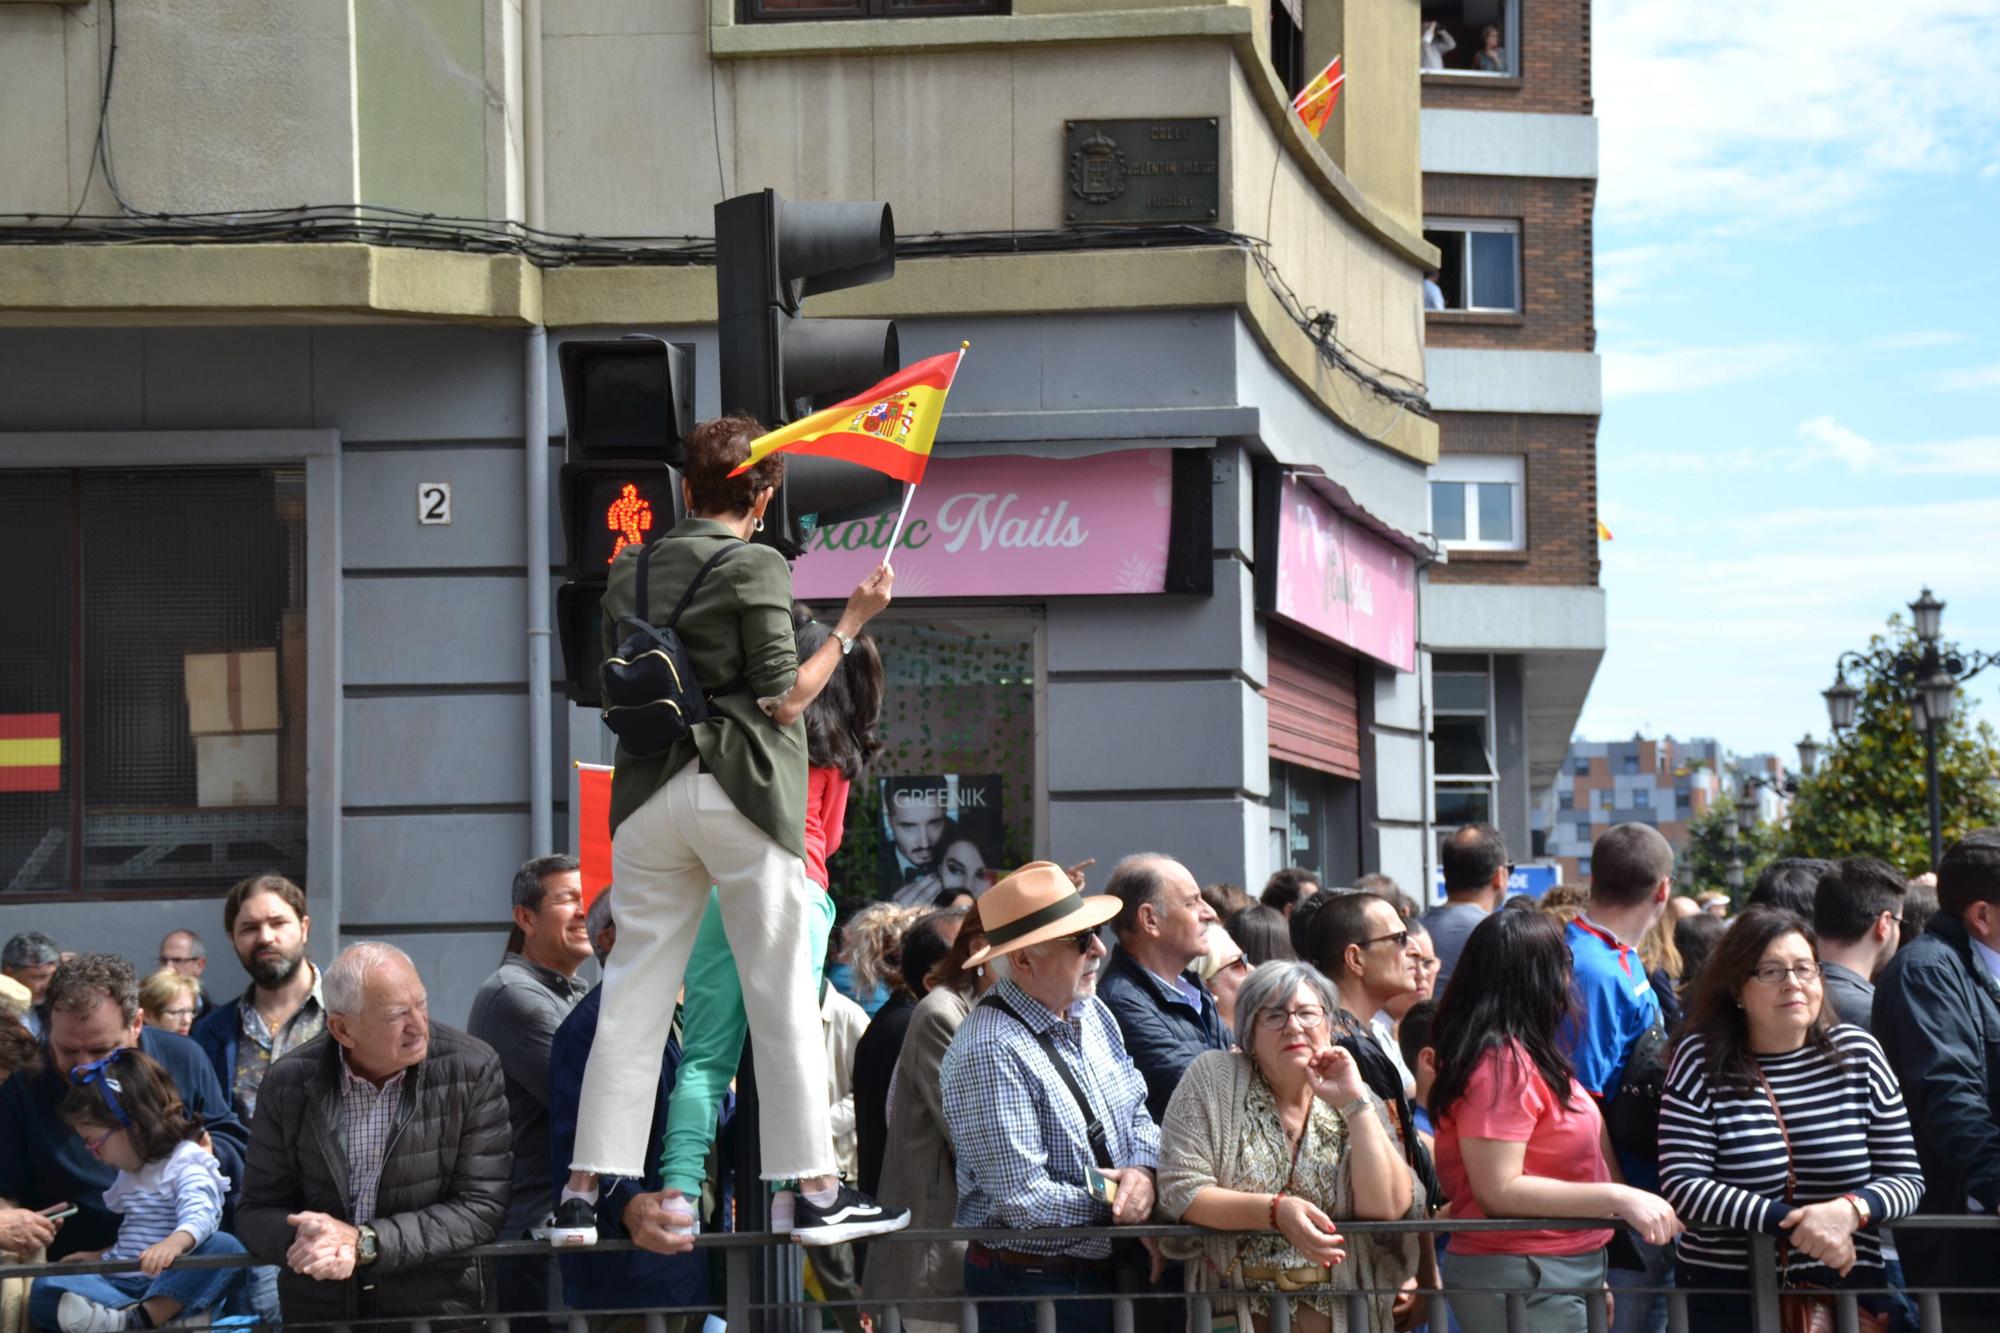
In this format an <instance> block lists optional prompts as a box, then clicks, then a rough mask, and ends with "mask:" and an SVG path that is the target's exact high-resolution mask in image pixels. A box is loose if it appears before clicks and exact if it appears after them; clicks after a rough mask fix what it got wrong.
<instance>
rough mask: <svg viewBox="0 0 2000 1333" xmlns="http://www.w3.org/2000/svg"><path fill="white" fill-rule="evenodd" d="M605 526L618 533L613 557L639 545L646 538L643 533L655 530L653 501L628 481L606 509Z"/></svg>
mask: <svg viewBox="0 0 2000 1333" xmlns="http://www.w3.org/2000/svg"><path fill="white" fill-rule="evenodd" d="M604 526H605V527H607V528H609V529H611V530H612V531H613V532H615V533H617V534H618V542H617V544H616V545H614V546H613V547H612V548H611V559H610V560H606V561H605V562H604V563H605V564H607V565H608V564H610V563H611V561H612V560H616V559H617V558H618V553H619V552H620V551H622V550H624V549H625V548H626V547H628V546H637V545H639V544H640V542H641V541H642V540H644V538H643V536H642V534H644V533H648V532H651V531H652V530H653V502H652V501H651V500H648V499H646V498H644V497H643V496H641V495H640V494H639V488H638V486H636V485H634V484H633V483H632V482H629V481H628V482H626V483H625V486H624V488H623V489H622V490H620V491H619V492H618V498H617V499H616V500H613V501H612V502H611V507H610V508H609V509H607V510H605V511H604Z"/></svg>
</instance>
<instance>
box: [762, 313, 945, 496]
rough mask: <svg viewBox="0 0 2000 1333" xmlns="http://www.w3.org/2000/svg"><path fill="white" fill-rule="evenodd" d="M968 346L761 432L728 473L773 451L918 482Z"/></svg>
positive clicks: (925, 360)
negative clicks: (855, 465) (852, 465)
mask: <svg viewBox="0 0 2000 1333" xmlns="http://www.w3.org/2000/svg"><path fill="white" fill-rule="evenodd" d="M969 346H971V344H970V343H966V344H962V345H961V346H960V347H959V349H958V350H957V351H956V352H946V353H944V354H943V355H942V356H932V357H926V358H925V359H923V360H922V361H919V362H917V363H916V364H915V365H912V366H905V367H904V368H903V369H901V370H899V371H897V372H896V373H895V374H893V375H891V376H890V377H889V378H888V379H886V380H883V381H882V382H881V383H880V384H878V385H876V386H875V387H874V388H872V389H868V390H865V391H863V392H861V393H858V394H856V395H855V396H854V397H852V398H849V399H847V400H846V401H845V402H840V403H835V404H834V405H833V406H832V407H827V408H822V409H821V410H819V411H817V412H815V413H813V414H812V415H811V416H809V417H804V418H801V419H800V420H798V421H794V422H793V423H792V424H791V425H789V426H780V427H779V428H778V429H776V430H774V431H771V432H770V433H769V434H766V435H760V436H758V437H757V438H756V439H755V440H753V441H751V443H750V457H748V458H746V459H744V460H743V463H742V465H741V466H740V467H738V468H737V469H736V471H735V472H731V473H730V474H729V475H730V476H732V477H734V476H736V475H738V474H739V473H742V472H745V471H747V470H748V469H750V468H751V467H753V466H754V465H756V464H758V463H761V462H762V461H763V460H765V459H766V458H769V457H770V456H771V455H772V454H776V453H790V454H811V455H813V456H814V457H816V458H837V459H839V460H840V461H841V462H843V463H858V464H859V465H860V466H862V467H865V468H873V469H874V470H875V471H877V472H881V473H885V474H887V475H888V476H891V477H894V478H896V479H897V480H898V481H906V482H908V483H909V484H910V485H912V486H914V485H916V484H917V483H918V482H920V481H922V480H923V479H924V466H925V465H926V464H927V463H929V462H930V461H931V444H932V442H933V441H935V440H936V438H937V428H938V421H939V420H940V419H941V418H943V416H944V398H945V395H946V394H947V393H949V392H951V381H952V377H953V376H954V375H956V374H957V373H958V363H959V362H960V361H962V360H963V359H964V358H965V349H966V347H969Z"/></svg>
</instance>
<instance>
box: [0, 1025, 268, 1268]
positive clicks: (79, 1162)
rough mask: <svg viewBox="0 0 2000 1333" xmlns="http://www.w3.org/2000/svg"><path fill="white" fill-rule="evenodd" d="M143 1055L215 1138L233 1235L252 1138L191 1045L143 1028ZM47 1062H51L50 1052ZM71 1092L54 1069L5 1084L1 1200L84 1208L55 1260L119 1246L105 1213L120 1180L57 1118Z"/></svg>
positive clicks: (67, 1227)
mask: <svg viewBox="0 0 2000 1333" xmlns="http://www.w3.org/2000/svg"><path fill="white" fill-rule="evenodd" d="M139 1049H140V1050H142V1051H144V1052H145V1053H146V1054H147V1055H150V1056H152V1057H153V1059H155V1060H157V1061H159V1062H160V1064H161V1065H162V1066H163V1067H164V1068H165V1069H166V1071H167V1073H169V1074H171V1075H172V1076H173V1080H174V1085H175V1086H176V1087H178V1088H179V1089H180V1094H181V1100H182V1101H184V1102H186V1103H187V1106H188V1109H189V1110H190V1111H192V1112H194V1113H195V1114H196V1115H199V1116H200V1117H201V1119H202V1126H203V1128H205V1129H206V1130H207V1131H208V1135H209V1140H210V1142H212V1143H213V1144H214V1146H215V1159H216V1162H217V1164H218V1165H220V1166H221V1168H222V1174H223V1175H225V1176H227V1177H228V1178H229V1194H228V1197H227V1198H226V1199H225V1200H224V1212H223V1229H224V1230H228V1229H229V1228H230V1226H231V1225H232V1215H233V1213H234V1211H235V1207H236V1197H237V1195H238V1194H239V1193H241V1192H242V1189H243V1154H244V1150H245V1149H246V1148H247V1147H248V1146H249V1143H250V1132H249V1131H248V1130H246V1129H245V1128H244V1127H243V1122H242V1121H240V1120H238V1119H237V1118H236V1115H235V1113H234V1112H233V1111H231V1110H230V1109H229V1098H228V1095H227V1094H226V1093H224V1092H223V1090H222V1085H221V1084H219V1083H217V1082H216V1079H215V1071H214V1070H212V1069H210V1068H209V1067H208V1061H207V1060H206V1059H204V1058H203V1056H202V1051H201V1048H200V1047H198V1046H196V1045H195V1044H194V1043H193V1042H192V1041H189V1040H188V1039H187V1038H186V1037H178V1036H175V1035H174V1034H173V1033H171V1032H163V1031H161V1030H160V1029H158V1028H141V1029H140V1030H139ZM43 1059H44V1061H47V1060H48V1055H47V1048H46V1047H44V1048H43ZM68 1089H69V1083H68V1080H66V1079H64V1078H63V1077H62V1075H60V1074H58V1073H56V1072H55V1069H54V1067H53V1065H50V1064H45V1065H44V1067H43V1068H42V1070H41V1071H40V1072H39V1073H33V1074H31V1073H29V1072H28V1071H26V1070H22V1071H20V1072H18V1073H16V1074H15V1075H14V1076H13V1077H12V1078H10V1079H8V1080H7V1081H6V1082H5V1083H4V1084H0V1198H6V1199H12V1200H13V1201H14V1202H15V1203H17V1204H20V1205H21V1206H22V1207H24V1208H46V1207H48V1206H49V1205H50V1204H54V1203H63V1202H65V1201H67V1202H69V1203H73V1204H75V1205H76V1206H77V1215H76V1216H75V1217H72V1218H70V1219H69V1221H67V1222H65V1223H63V1226H62V1230H60V1231H58V1232H57V1233H56V1239H55V1244H54V1245H52V1246H50V1247H49V1258H51V1259H60V1258H62V1257H63V1256H64V1255H66V1254H71V1253H74V1252H75V1251H77V1250H101V1249H104V1248H106V1247H107V1246H109V1245H110V1244H111V1242H113V1241H114V1240H116V1239H118V1222H119V1215H118V1214H117V1213H114V1212H112V1211H111V1210H110V1209H108V1208H106V1207H105V1206H104V1191H105V1190H106V1189H107V1188H109V1186H110V1184H111V1182H112V1181H113V1180H114V1179H116V1178H117V1175H118V1173H117V1172H116V1171H114V1170H112V1169H111V1168H110V1167H108V1166H106V1165H105V1164H104V1163H102V1162H100V1161H98V1160H97V1159H96V1158H95V1157H92V1156H91V1155H90V1151H89V1150H88V1149H87V1148H85V1147H84V1146H83V1140H82V1139H80V1138H78V1137H77V1134H76V1131H75V1130H73V1129H71V1128H70V1127H69V1126H68V1125H67V1124H65V1123H64V1122H63V1120H62V1118H61V1117H60V1116H58V1115H57V1114H56V1107H57V1106H59V1105H61V1104H62V1099H63V1096H64V1095H65V1094H66V1093H67V1091H68Z"/></svg>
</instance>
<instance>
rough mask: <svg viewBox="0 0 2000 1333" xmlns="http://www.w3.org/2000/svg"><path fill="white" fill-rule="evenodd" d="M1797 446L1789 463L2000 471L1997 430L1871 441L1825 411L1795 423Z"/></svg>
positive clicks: (1981, 473)
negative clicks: (1922, 440) (1923, 440)
mask: <svg viewBox="0 0 2000 1333" xmlns="http://www.w3.org/2000/svg"><path fill="white" fill-rule="evenodd" d="M1799 439H1800V440H1801V441H1803V442H1804V445H1803V447H1802V448H1801V449H1800V450H1799V452H1798V454H1797V455H1796V456H1795V457H1794V459H1793V462H1792V466H1793V467H1795V468H1805V467H1811V466H1812V465H1813V464H1815V463H1825V462H1835V463H1843V464H1845V465H1846V467H1847V470H1848V471H1850V472H1854V473H1872V474H1876V475H1882V474H1889V475H1894V476H1905V477H1932V476H1955V477H2000V435H1975V436H1971V437H1969V438H1967V439H1963V440H1945V441H1942V442H1939V443H1934V444H1877V443H1876V442H1875V441H1873V440H1871V439H1868V438H1867V437H1866V436H1864V435H1862V434H1861V433H1860V432H1859V431H1855V430H1850V429H1849V428H1848V427H1846V426H1843V425H1841V424H1840V422H1838V421H1836V420H1835V419H1834V418H1833V417H1831V416H1818V417H1814V418H1812V419H1811V420H1810V421H1804V422H1801V423H1800V424H1799Z"/></svg>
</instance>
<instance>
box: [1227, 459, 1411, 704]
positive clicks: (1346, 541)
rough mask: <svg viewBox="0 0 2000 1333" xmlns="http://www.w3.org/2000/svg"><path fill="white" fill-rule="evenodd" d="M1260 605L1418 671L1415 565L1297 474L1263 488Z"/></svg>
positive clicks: (1261, 483) (1266, 481) (1263, 479)
mask: <svg viewBox="0 0 2000 1333" xmlns="http://www.w3.org/2000/svg"><path fill="white" fill-rule="evenodd" d="M1257 509H1258V513H1257V604H1258V606H1259V607H1260V608H1261V609H1263V610H1264V611H1267V612H1270V613H1272V614H1274V615H1278V616H1282V617H1284V618H1285V619H1287V620H1290V621H1293V622H1294V623H1296V624H1298V625H1301V626H1303V627H1304V628H1306V629H1309V630H1311V631H1313V632H1314V633H1316V634H1320V635H1323V636H1324V637H1326V638H1329V639H1332V640H1333V641H1334V642H1335V643H1343V644H1346V645H1347V646H1348V647H1350V648H1353V649H1355V650H1356V651H1358V652H1363V653H1366V654H1367V655H1368V656H1370V657H1372V658H1374V659H1376V660H1377V661H1380V662H1386V663H1388V664H1389V665H1390V666H1392V667H1395V668H1396V669H1397V670H1399V671H1415V670H1416V669H1417V568H1416V561H1415V560H1414V559H1413V558H1412V557H1411V556H1410V555H1409V554H1408V553H1407V552H1405V551H1402V550H1399V549H1398V548H1397V547H1395V546H1392V545H1390V544H1389V543H1388V542H1387V541H1385V540H1383V539H1382V538H1381V537H1378V536H1376V535H1375V534H1374V533H1373V532H1370V531H1369V530H1367V529H1366V528H1363V527H1362V526H1361V525H1360V524H1358V523H1356V522H1355V521H1354V520H1353V519H1351V518H1348V517H1347V516H1346V515H1345V514H1342V513H1341V512H1340V511H1339V510H1337V509H1335V508H1334V507H1333V506H1332V505H1331V504H1329V503H1328V502H1327V501H1325V500H1323V499H1321V498H1320V497H1319V496H1318V495H1317V494H1315V493H1314V492H1313V491H1312V490H1311V489H1309V488H1308V487H1307V486H1306V484H1305V483H1304V482H1303V481H1302V480H1301V479H1300V478H1299V477H1298V476H1297V475H1296V474H1290V473H1288V474H1284V475H1282V476H1280V475H1279V474H1278V473H1277V471H1276V470H1275V469H1272V470H1271V471H1270V472H1267V473H1263V474H1262V475H1260V477H1259V479H1258V485H1257Z"/></svg>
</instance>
